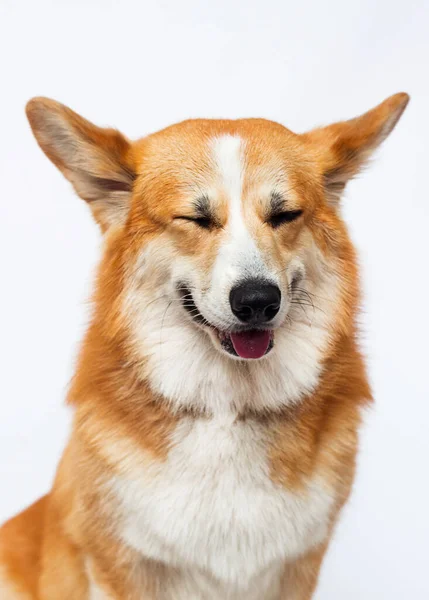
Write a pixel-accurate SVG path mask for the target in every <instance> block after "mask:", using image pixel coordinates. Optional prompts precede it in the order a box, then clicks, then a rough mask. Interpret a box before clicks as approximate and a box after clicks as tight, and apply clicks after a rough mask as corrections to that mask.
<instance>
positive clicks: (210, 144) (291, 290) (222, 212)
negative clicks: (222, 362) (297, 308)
mask: <svg viewBox="0 0 429 600" xmlns="http://www.w3.org/2000/svg"><path fill="white" fill-rule="evenodd" d="M138 154H139V156H140V157H141V159H140V165H139V170H140V172H141V175H140V176H139V177H138V179H137V181H136V184H135V188H134V195H133V200H132V206H131V211H130V215H129V223H130V227H131V229H132V230H133V231H139V230H140V231H143V230H144V229H145V228H151V230H152V231H156V234H153V237H152V240H151V242H150V244H149V247H150V249H151V251H150V252H145V247H143V248H142V254H143V255H144V256H145V257H146V258H145V265H144V268H142V272H146V273H150V272H151V271H155V272H157V273H158V276H159V279H160V280H162V281H163V284H162V285H161V287H162V292H163V294H164V300H165V301H166V302H171V303H172V304H171V306H170V308H169V309H168V310H169V311H177V310H178V309H179V310H180V312H181V313H183V314H182V317H183V318H185V319H187V320H189V321H192V323H193V325H194V326H195V327H198V328H199V329H201V330H203V331H204V333H205V335H207V336H208V338H209V339H211V342H212V343H213V344H214V345H215V347H216V348H217V349H218V350H219V352H222V353H224V354H225V355H227V356H228V357H230V358H232V359H242V360H243V359H244V360H245V359H259V358H262V357H264V356H266V355H268V354H269V353H270V351H271V349H272V348H273V347H274V344H275V332H276V330H277V329H278V328H280V327H282V326H284V325H285V323H286V320H287V318H288V315H289V313H290V308H291V304H292V302H293V301H294V299H303V294H305V293H306V292H305V291H304V289H303V288H301V287H300V283H301V282H302V281H303V280H304V279H305V277H306V273H307V266H306V260H309V259H310V258H311V257H309V255H311V254H312V253H313V254H314V250H315V246H314V239H313V237H312V234H311V227H309V223H311V221H312V219H313V218H314V215H315V210H316V209H317V207H319V208H321V207H322V205H323V206H325V205H324V203H323V194H322V193H321V191H322V184H321V181H320V179H319V177H318V173H317V166H316V160H315V157H313V158H311V156H310V155H309V152H308V148H307V149H306V148H305V144H304V142H302V141H300V140H299V138H298V136H295V135H294V134H292V133H291V132H289V131H288V130H287V129H285V128H283V127H281V126H280V125H277V124H275V123H270V122H267V121H262V120H257V121H254V120H243V121H238V122H216V121H215V122H211V121H189V122H185V123H182V124H179V125H177V126H174V127H171V128H169V129H168V130H166V131H163V132H161V133H159V134H155V135H154V136H151V137H149V138H147V139H145V140H143V141H142V142H140V147H139V149H138ZM161 257H164V260H161ZM313 258H314V257H313ZM160 271H163V273H161V272H160ZM156 287H157V290H158V293H159V291H160V289H159V288H160V286H159V284H158V285H157V286H156ZM307 293H308V292H307Z"/></svg>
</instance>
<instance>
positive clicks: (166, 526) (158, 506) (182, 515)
mask: <svg viewBox="0 0 429 600" xmlns="http://www.w3.org/2000/svg"><path fill="white" fill-rule="evenodd" d="M171 444H172V446H171V450H170V452H169V454H168V458H167V460H166V462H153V461H147V460H145V458H146V457H145V456H143V455H142V456H141V457H140V458H139V457H138V456H136V457H134V458H135V463H136V464H141V465H142V466H141V467H136V468H135V469H134V471H133V472H132V473H130V474H129V475H128V476H122V477H116V478H115V479H114V480H112V481H111V482H110V485H109V489H110V491H111V492H113V493H114V494H115V495H116V497H117V498H118V500H119V502H120V510H119V513H120V525H119V529H118V533H119V535H120V536H121V537H122V539H123V541H124V542H125V543H126V544H128V545H130V546H131V547H133V548H135V549H136V550H137V551H138V552H140V553H141V554H142V556H145V557H149V558H153V559H155V560H160V561H162V562H163V563H166V564H169V565H171V566H174V567H178V568H181V569H184V576H183V577H184V580H183V585H187V586H189V584H190V582H191V581H193V582H194V584H193V585H194V587H195V589H194V595H188V596H186V595H183V596H181V595H177V596H171V597H177V598H180V599H182V598H183V599H185V598H200V597H205V596H203V595H201V586H203V587H204V586H206V587H207V586H208V587H210V586H211V587H212V588H213V591H212V593H211V595H209V596H207V597H210V598H212V599H213V600H217V599H218V600H221V599H222V600H224V599H225V598H229V597H231V598H234V599H235V598H243V600H244V598H255V599H256V598H270V595H269V594H268V590H270V593H271V594H274V593H275V591H276V590H278V589H279V585H280V577H281V574H282V569H283V568H284V561H286V560H293V559H294V558H296V557H297V556H299V555H301V554H303V553H305V552H306V551H308V550H309V549H310V548H312V547H314V546H316V545H317V544H319V543H320V542H321V541H323V540H324V539H325V537H326V536H327V534H328V525H329V517H330V514H331V510H332V507H333V494H332V491H331V490H330V489H329V488H328V487H327V486H326V484H325V483H323V482H322V480H320V479H318V478H315V479H313V480H312V481H308V482H307V484H306V486H305V488H304V489H303V490H302V491H300V492H290V491H288V490H286V489H285V488H284V487H282V486H280V485H277V484H275V483H273V481H272V479H271V477H270V472H269V463H268V460H267V457H266V433H265V429H264V426H263V425H261V424H260V423H259V422H258V421H253V420H244V421H242V420H236V419H235V418H234V416H233V415H231V414H230V415H227V414H225V415H224V417H223V418H220V417H216V418H207V419H206V418H200V419H194V418H186V419H183V420H182V421H181V422H180V424H179V425H178V426H177V428H176V430H175V432H174V434H173V437H172V440H171ZM143 465H149V466H143ZM186 571H188V572H190V573H192V577H191V576H190V575H186ZM216 590H217V592H216ZM246 590H247V592H246ZM250 590H251V591H252V594H253V595H250ZM245 592H246V593H247V595H246V593H245ZM271 597H273V598H277V596H275V595H273V596H271ZM166 598H170V596H166Z"/></svg>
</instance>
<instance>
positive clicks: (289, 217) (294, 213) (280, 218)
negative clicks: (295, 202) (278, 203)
mask: <svg viewBox="0 0 429 600" xmlns="http://www.w3.org/2000/svg"><path fill="white" fill-rule="evenodd" d="M301 215H302V210H285V211H283V212H279V213H277V214H274V215H271V217H270V218H269V219H268V223H269V224H270V225H271V227H274V228H276V227H280V225H283V223H290V222H291V221H295V220H296V219H298V217H300V216H301Z"/></svg>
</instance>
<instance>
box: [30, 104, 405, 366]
mask: <svg viewBox="0 0 429 600" xmlns="http://www.w3.org/2000/svg"><path fill="white" fill-rule="evenodd" d="M407 102H408V96H407V95H406V94H397V95H395V96H392V97H391V98H388V99H387V100H386V101H385V102H383V103H382V104H380V105H379V106H377V107H376V108H375V109H373V110H371V111H370V112H368V113H366V114H364V115H363V116H361V117H358V118H356V119H353V120H351V121H346V122H341V123H337V124H334V125H331V126H328V127H325V128H321V129H317V130H314V131H311V132H310V133H306V134H303V135H297V134H294V133H292V132H291V131H289V130H288V129H286V128H285V127H283V126H281V125H279V124H277V123H273V122H270V121H266V120H263V119H243V120H236V121H227V120H225V121H223V120H190V121H185V122H183V123H179V124H178V125H174V126H172V127H169V128H167V129H165V130H163V131H160V132H158V133H155V134H153V135H149V136H148V137H145V138H143V139H141V140H138V141H136V142H130V141H129V140H127V139H126V138H125V137H124V136H123V135H122V134H120V133H119V132H117V131H115V130H111V129H102V128H98V127H96V126H94V125H92V124H91V123H89V122H88V121H86V120H84V119H82V118H81V117H80V116H78V115H77V114H75V113H74V112H73V111H71V110H70V109H68V108H66V107H64V106H63V105H61V104H58V103H56V102H54V101H51V100H47V99H43V98H36V99H33V100H32V101H30V103H29V104H28V107H27V114H28V118H29V120H30V123H31V126H32V128H33V131H34V133H35V136H36V138H37V140H38V142H39V144H40V146H41V147H42V149H43V150H44V152H45V153H46V154H47V156H48V157H49V158H50V159H51V160H52V161H53V162H54V163H55V164H56V166H57V167H58V168H59V169H60V170H61V171H62V172H63V174H64V175H65V176H66V177H67V179H69V180H70V181H71V183H72V184H73V186H74V188H75V189H76V191H77V193H78V194H79V195H80V196H81V197H82V198H83V199H84V200H86V201H87V202H88V204H89V206H90V208H91V210H92V212H93V214H94V217H95V219H96V220H97V222H98V223H99V224H100V226H101V229H102V231H103V232H104V233H105V234H106V248H107V250H106V253H107V255H109V256H110V258H109V261H108V262H109V264H110V266H112V265H115V267H114V268H115V269H116V271H114V272H112V271H109V275H108V278H109V279H110V280H112V279H115V280H116V282H115V285H116V287H115V288H114V289H115V291H114V292H111V290H112V289H113V288H112V285H113V284H112V283H110V284H109V285H110V287H109V290H110V291H109V292H108V293H104V300H103V301H104V302H112V304H113V303H114V304H115V306H116V308H118V306H119V312H120V313H121V315H122V318H123V319H124V321H125V322H126V323H127V327H129V328H130V329H131V330H132V331H133V332H134V337H135V338H139V339H140V341H141V342H142V343H141V344H140V348H141V346H142V345H143V346H145V350H144V351H143V352H146V354H151V353H152V354H153V353H154V352H155V350H154V347H155V346H157V345H160V344H161V345H162V343H161V342H162V341H163V340H160V336H161V335H162V336H164V337H163V339H164V341H165V340H166V339H167V340H168V341H169V343H171V344H173V345H174V344H175V343H176V342H177V339H176V338H177V337H179V338H180V337H185V338H186V336H190V337H189V340H188V342H189V343H191V344H192V345H193V346H196V345H197V346H198V345H199V346H198V347H199V348H200V350H199V351H198V352H200V353H201V352H206V351H208V350H207V345H209V346H210V348H212V349H213V347H214V349H215V350H216V352H218V353H219V354H221V355H222V356H223V357H224V358H223V360H231V361H246V360H249V359H261V358H264V357H267V360H268V359H269V357H270V355H272V354H275V348H276V344H277V338H278V336H280V337H282V336H283V339H285V340H286V339H287V336H288V333H287V329H288V327H289V328H291V331H292V330H293V327H294V323H295V321H296V322H298V321H303V320H304V319H308V320H310V321H312V320H314V323H315V328H316V330H317V327H321V328H323V327H324V326H325V325H326V321H329V326H333V324H334V323H335V326H336V327H337V328H341V327H347V326H349V325H350V318H351V317H352V316H353V315H352V314H351V313H352V312H353V309H352V308H351V306H352V304H353V298H356V295H357V286H356V273H355V267H354V256H353V249H352V247H351V245H350V243H349V241H348V237H347V234H346V231H345V227H344V225H343V222H342V221H341V218H340V216H339V211H338V202H339V199H340V196H341V193H342V191H343V189H344V187H345V185H346V183H347V181H348V180H349V179H350V178H351V177H353V176H354V175H355V174H356V173H357V172H358V171H359V170H360V168H361V167H362V165H363V164H364V163H365V162H366V160H367V159H368V157H369V156H370V154H371V152H372V151H373V150H374V149H375V148H376V147H377V146H378V145H379V144H380V143H381V142H382V140H384V139H385V137H386V136H387V135H388V134H389V133H390V132H391V130H392V129H393V127H394V126H395V124H396V122H397V121H398V119H399V117H400V115H401V114H402V112H403V110H404V108H405V106H406V104H407ZM112 268H113V267H112ZM106 277H107V276H106ZM106 285H107V284H106ZM332 307H333V308H332ZM315 311H316V312H318V311H320V315H319V318H316V316H315ZM349 313H350V314H349ZM348 319H349V320H348ZM163 327H164V328H165V331H164V333H162V329H163ZM285 343H286V342H285ZM177 348H180V343H178V345H177ZM210 352H212V350H210ZM286 358H287V357H286Z"/></svg>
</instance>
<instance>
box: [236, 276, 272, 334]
mask: <svg viewBox="0 0 429 600" xmlns="http://www.w3.org/2000/svg"><path fill="white" fill-rule="evenodd" d="M280 300H281V293H280V290H279V288H278V287H277V286H276V285H273V284H272V283H267V282H266V281H263V280H261V279H249V280H247V281H244V282H243V283H241V284H240V285H237V286H236V287H234V288H232V290H231V293H230V295H229V302H230V304H231V310H232V312H233V313H234V315H235V316H236V317H237V318H239V319H240V321H243V323H249V324H252V325H256V324H258V323H267V322H268V321H271V319H274V317H275V316H276V314H277V313H278V312H279V309H280Z"/></svg>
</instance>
